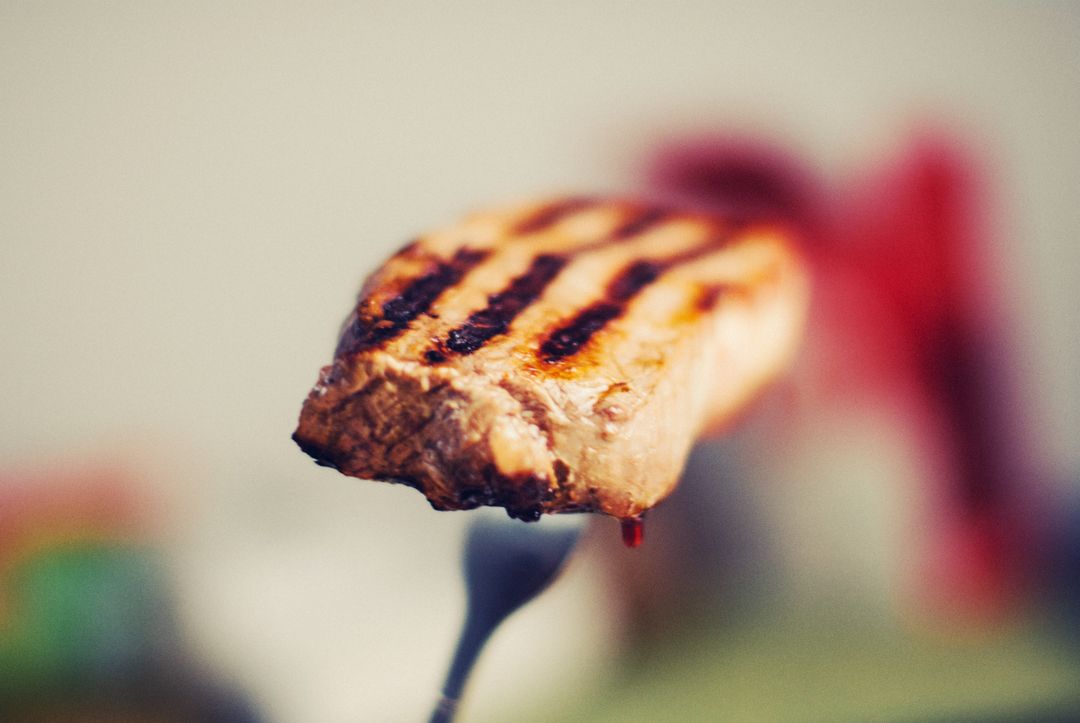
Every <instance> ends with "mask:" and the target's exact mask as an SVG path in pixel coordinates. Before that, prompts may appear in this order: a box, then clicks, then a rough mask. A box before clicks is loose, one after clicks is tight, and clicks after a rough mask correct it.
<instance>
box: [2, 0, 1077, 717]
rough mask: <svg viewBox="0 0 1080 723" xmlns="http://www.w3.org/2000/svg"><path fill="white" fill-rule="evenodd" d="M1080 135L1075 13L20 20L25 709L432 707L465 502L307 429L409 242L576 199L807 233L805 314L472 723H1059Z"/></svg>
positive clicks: (602, 522)
mask: <svg viewBox="0 0 1080 723" xmlns="http://www.w3.org/2000/svg"><path fill="white" fill-rule="evenodd" d="M1078 128H1080V7H1078V6H1077V4H1075V3H1065V2H1060V3H1040V2H1028V3H966V2H957V3H947V4H946V3H930V2H927V3H922V2H912V3H896V4H892V5H888V4H881V3H869V4H868V3H859V2H850V3H814V4H811V5H809V6H806V5H802V4H796V3H775V2H760V3H712V2H670V3H658V2H639V3H617V2H588V3H569V2H566V3H564V2H551V3H543V4H530V5H525V4H517V3H495V2H465V3H453V4H436V3H426V4H419V3H381V2H380V3H376V2H358V3H276V2H274V3H254V2H252V3H248V2H232V3H210V2H206V3H203V2H190V3H180V4H177V3H161V2H140V3H134V2H132V3H118V2H92V3H81V2H17V1H14V0H3V1H0V299H2V303H0V329H2V330H3V342H2V344H0V400H2V404H0V718H3V719H5V720H9V719H10V720H26V721H39V720H40V721H59V720H64V721H68V720H71V721H75V720H95V721H99V720H200V721H201V720H221V721H248V720H250V721H282V722H287V721H304V722H315V723H318V722H323V721H325V722H327V723H334V722H337V721H358V720H362V721H390V722H392V721H417V720H423V719H424V717H425V716H426V714H427V711H428V710H429V707H430V705H431V704H432V702H433V701H434V698H435V694H436V690H437V688H438V685H439V683H440V680H441V677H442V675H443V673H444V671H445V666H446V664H447V660H448V656H449V654H450V651H451V648H452V646H453V643H454V640H455V637H456V635H457V627H458V625H459V621H460V618H461V616H462V614H463V611H464V600H463V598H462V595H463V586H462V583H461V581H460V579H459V567H458V555H459V546H460V543H461V539H462V534H463V530H464V528H465V526H466V524H467V522H468V519H469V515H468V513H436V512H434V511H433V510H431V509H430V508H429V507H428V505H427V503H426V502H425V501H424V500H423V498H422V497H421V496H420V495H418V494H416V493H415V492H414V491H412V490H410V489H406V488H404V487H394V486H390V485H382V484H374V483H367V482H362V481H359V480H355V479H350V478H346V477H343V476H341V475H339V474H337V473H336V472H334V471H333V470H328V469H325V468H319V467H316V466H315V465H314V464H313V463H312V462H311V460H310V459H309V458H307V457H306V456H305V455H303V454H302V453H301V452H300V451H299V450H298V449H297V448H296V446H295V445H294V444H293V443H292V442H291V441H290V439H289V435H290V434H291V432H292V431H293V428H294V426H295V422H296V417H297V414H298V412H299V407H300V403H301V401H302V400H303V398H304V396H305V395H306V393H307V391H308V389H309V388H310V386H311V385H312V384H313V383H314V381H315V378H316V374H317V371H318V369H319V367H320V366H322V365H323V364H326V363H327V362H328V361H329V360H330V356H331V353H332V349H333V345H334V341H335V336H336V333H337V329H338V326H339V324H340V322H341V320H342V319H343V318H344V316H345V314H346V312H347V311H348V310H349V308H350V306H351V304H352V302H353V299H354V295H355V293H356V291H357V289H358V288H359V285H360V283H361V282H362V280H363V278H364V277H365V276H366V275H367V273H369V272H370V271H371V270H372V269H373V268H374V267H375V266H376V265H377V264H378V263H379V262H380V261H381V260H382V259H383V258H385V257H386V256H387V255H388V254H389V253H391V252H392V251H393V250H395V249H396V248H398V247H400V246H401V244H402V243H404V242H405V241H406V240H408V239H410V238H412V237H414V236H415V235H416V234H417V233H419V232H421V231H424V230H425V229H428V228H430V227H433V226H436V225H439V224H442V223H446V222H450V221H453V220H455V219H456V218H458V217H459V216H460V215H461V214H462V213H464V212H466V211H468V210H470V209H475V208H481V207H483V206H486V205H491V204H500V203H505V202H507V201H515V200H518V199H522V198H528V197H532V196H536V195H541V194H545V195H546V194H551V193H558V192H563V191H569V192H587V193H607V192H611V193H625V194H645V195H650V194H651V195H658V196H664V197H668V198H671V197H673V198H676V199H682V200H685V201H687V202H692V203H696V204H699V205H706V206H708V205H710V204H714V203H715V204H721V203H722V201H723V200H724V199H725V198H727V197H728V196H729V195H730V194H732V193H749V194H750V195H751V196H753V197H754V198H755V199H757V200H759V201H762V202H765V203H766V204H767V205H769V207H770V208H773V207H775V208H779V209H781V210H782V211H783V212H784V213H786V214H788V215H790V216H792V217H793V218H795V219H797V220H798V221H799V222H800V223H801V224H803V227H804V231H805V242H806V246H807V254H808V258H809V260H810V261H811V263H812V264H813V266H814V270H815V274H816V275H815V280H816V285H815V297H814V308H813V310H812V313H811V319H810V328H809V331H808V336H807V341H806V345H805V349H804V353H803V354H802V356H801V357H800V359H799V360H798V362H797V364H796V367H795V369H794V370H793V371H792V373H791V375H790V376H789V377H788V378H786V379H784V380H782V381H781V382H780V383H779V384H778V385H777V386H776V388H775V389H774V390H773V391H772V392H771V393H770V394H769V395H767V397H766V398H764V399H763V400H761V403H760V404H759V405H758V406H757V408H755V409H754V410H753V411H752V412H751V413H750V414H748V415H747V417H746V419H744V420H743V422H742V424H740V425H739V426H738V427H737V428H736V429H734V430H732V431H731V433H730V434H729V435H728V436H726V437H724V438H723V439H720V440H714V441H711V442H708V443H706V444H703V445H701V446H700V447H699V449H697V450H696V451H695V453H694V455H693V456H692V458H691V460H690V464H689V466H688V470H687V476H686V479H685V480H684V483H683V484H682V485H681V486H680V488H679V491H678V492H677V493H676V495H675V496H673V498H672V499H671V500H669V501H668V502H667V503H665V504H664V505H662V506H660V507H659V508H657V509H655V510H654V511H652V513H651V514H650V516H649V520H648V523H649V524H648V529H647V536H646V541H645V543H644V545H643V547H641V548H639V549H636V550H629V549H624V548H623V547H622V546H621V545H620V543H619V540H618V529H617V528H618V526H617V524H616V523H615V522H614V521H612V520H608V519H598V520H596V521H595V522H594V523H593V528H592V529H591V530H590V533H589V536H588V538H587V540H586V541H585V543H584V544H583V545H582V548H581V549H580V550H579V551H578V553H577V554H576V556H575V558H574V559H573V560H572V562H571V564H570V566H569V568H568V570H567V572H566V574H565V577H564V578H563V579H562V580H560V582H559V583H558V584H557V585H556V586H555V587H554V588H553V589H552V590H551V591H550V592H549V593H547V594H546V595H545V596H544V597H543V598H541V599H540V600H538V601H537V602H536V603H534V604H533V605H531V606H530V607H529V608H527V609H526V610H524V611H522V612H521V613H519V614H518V615H516V616H515V617H513V618H512V619H511V620H510V621H508V623H507V624H506V625H505V626H504V628H503V629H502V630H501V631H500V632H499V634H498V636H497V637H496V638H495V639H494V640H493V642H492V644H491V646H490V647H489V649H488V650H487V651H486V653H485V655H484V657H483V658H482V659H481V661H480V666H479V668H478V670H477V674H476V677H475V678H474V680H473V681H472V685H471V687H470V689H469V692H468V698H467V700H466V702H465V705H464V708H463V711H462V714H463V720H473V721H503V720H536V721H556V720H560V721H561V720H565V721H571V720H572V721H585V720H588V721H616V720H618V721H630V720H650V721H659V720H671V721H688V720H701V721H705V720H747V721H756V720H775V721H795V720H799V721H804V720H822V721H826V720H828V721H840V720H851V721H869V720H875V721H879V720H887V721H915V720H957V719H961V720H973V721H974V720H1031V719H1040V720H1075V719H1076V717H1077V716H1078V714H1080V635H1078V633H1077V630H1078V629H1080V445H1078V444H1077V442H1076V430H1077V429H1078V428H1080V353H1078V352H1080V327H1078V326H1077V324H1075V323H1074V315H1075V313H1076V310H1077V299H1076V289H1077V288H1078V287H1080V278H1078V271H1080V246H1078V245H1077V243H1076V241H1077V239H1078V238H1080V205H1078V204H1077V202H1076V194H1077V192H1078V191H1080V140H1078V135H1077V129H1078ZM755 179H756V180H755ZM762 179H764V180H762Z"/></svg>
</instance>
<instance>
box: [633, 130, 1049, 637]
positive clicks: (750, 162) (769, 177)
mask: <svg viewBox="0 0 1080 723" xmlns="http://www.w3.org/2000/svg"><path fill="white" fill-rule="evenodd" d="M649 178H650V182H651V184H652V186H653V188H654V189H655V193H656V195H657V196H659V197H660V198H662V199H665V200H672V201H675V202H678V203H682V204H688V205H692V206H696V207H701V208H707V209H711V210H713V211H717V212H721V213H725V214H729V215H740V214H746V215H751V216H762V215H764V216H772V217H779V218H781V219H783V220H786V221H790V222H793V223H795V224H797V225H798V226H799V227H800V228H802V229H803V230H804V237H805V240H806V250H807V254H808V256H809V258H810V260H811V263H812V265H813V267H814V270H815V309H814V312H813V315H812V319H811V331H810V335H811V337H812V340H811V343H810V344H809V346H810V347H811V348H810V350H809V351H808V353H807V354H806V355H805V357H804V365H805V366H809V367H810V368H809V370H808V371H806V372H805V373H806V374H807V375H808V376H809V378H810V380H811V381H810V382H809V383H810V385H811V386H812V387H813V388H814V390H813V394H814V395H815V396H817V397H818V398H819V401H821V402H822V403H825V404H830V405H833V404H835V405H837V406H840V407H841V408H843V407H845V406H846V407H849V408H851V409H852V412H853V413H855V414H858V413H859V412H858V406H859V405H874V404H875V403H876V402H877V401H881V400H889V404H888V405H886V406H887V407H888V408H889V409H891V410H894V413H898V414H899V416H898V418H897V419H896V420H895V423H896V426H897V427H898V428H900V429H903V430H904V432H903V434H904V435H905V436H906V438H907V439H908V440H909V444H911V445H914V446H915V447H917V448H918V450H919V452H918V453H919V455H920V456H921V457H922V458H923V460H924V469H925V470H926V475H927V477H928V479H927V480H925V483H928V484H929V486H930V488H931V492H930V494H931V496H932V497H933V498H934V505H933V506H932V508H933V509H934V513H933V514H934V517H935V519H933V520H931V521H929V522H930V524H928V525H926V528H927V529H928V530H929V531H930V532H929V535H930V537H931V539H930V540H928V541H913V542H918V543H919V544H918V545H917V547H918V548H920V549H929V550H931V552H930V556H929V559H927V560H925V574H924V575H923V576H922V577H923V579H924V580H926V583H927V584H926V587H925V590H924V598H925V599H928V600H929V601H930V602H931V603H934V604H936V605H937V606H938V607H939V609H940V608H941V607H944V608H945V609H946V610H952V611H954V612H955V611H959V612H964V613H968V614H977V615H984V614H989V615H991V616H994V615H996V614H998V613H1001V612H1004V611H1005V610H1006V609H1007V608H1008V607H1009V606H1010V604H1011V602H1013V601H1014V600H1016V598H1017V594H1018V593H1019V592H1020V591H1021V590H1022V589H1023V585H1024V583H1025V581H1026V580H1025V576H1026V574H1027V570H1029V569H1030V567H1031V565H1030V563H1031V562H1032V559H1031V558H1032V556H1033V555H1034V549H1035V545H1034V539H1033V538H1034V529H1033V525H1032V524H1031V521H1030V519H1029V514H1028V511H1029V510H1030V509H1031V508H1032V500H1031V499H1029V498H1030V497H1032V496H1033V494H1034V493H1033V492H1032V491H1031V490H1033V489H1034V485H1033V483H1034V482H1036V481H1037V480H1036V478H1035V465H1034V464H1033V453H1032V449H1031V445H1030V443H1029V442H1030V441H1029V440H1027V439H1026V438H1025V433H1024V424H1023V421H1024V419H1025V410H1024V409H1023V405H1022V404H1021V400H1020V398H1019V396H1018V395H1017V393H1016V385H1015V383H1014V380H1013V379H1011V378H1010V371H1011V364H1010V361H1011V360H1010V358H1009V354H1008V349H1009V344H1008V337H1007V329H1008V319H1007V318H1006V315H1005V313H1004V310H1003V309H1002V301H1001V298H1002V297H1001V289H1000V285H999V284H998V283H997V279H995V278H994V274H993V272H994V268H995V266H994V259H993V248H992V245H991V243H990V242H991V238H992V233H991V228H990V220H989V214H988V213H987V210H988V207H987V205H986V194H987V190H986V189H987V186H988V183H987V179H986V174H985V172H984V171H983V170H982V169H981V168H980V166H979V164H978V163H976V162H975V161H974V160H973V158H972V156H971V155H970V154H969V153H968V152H967V151H966V150H965V149H964V147H963V144H962V143H960V142H959V141H958V140H956V139H954V138H950V137H947V136H946V135H944V134H941V133H925V134H923V135H921V136H919V137H917V138H916V139H915V141H914V142H913V143H911V144H910V145H909V146H907V148H906V149H905V150H904V152H902V153H901V154H900V155H899V156H897V157H895V158H893V159H891V160H888V161H884V162H880V163H878V164H877V165H876V166H874V167H872V168H870V169H868V171H867V172H866V173H865V174H864V175H863V176H862V177H860V178H857V179H855V180H853V181H849V182H846V183H843V184H839V185H837V186H834V187H830V186H829V185H828V184H827V183H825V182H824V181H823V180H822V178H821V177H820V176H819V175H818V174H815V173H814V172H813V171H812V170H811V168H810V167H809V166H808V165H807V164H804V163H802V162H801V161H800V160H799V159H798V158H797V157H796V156H795V155H794V154H791V153H788V152H785V151H784V150H782V149H780V148H779V147H777V146H775V145H771V144H769V143H766V142H762V141H759V140H746V139H732V138H727V139H725V138H715V137H714V138H701V139H691V140H687V141H683V142H680V143H676V144H672V145H669V146H667V147H666V148H664V149H662V151H661V152H660V153H659V154H658V155H657V157H656V161H655V162H654V164H653V166H652V168H651V172H650V174H649ZM897 410H899V411H897ZM796 423H797V422H796ZM912 483H913V484H923V483H924V481H923V480H912ZM927 543H928V544H927Z"/></svg>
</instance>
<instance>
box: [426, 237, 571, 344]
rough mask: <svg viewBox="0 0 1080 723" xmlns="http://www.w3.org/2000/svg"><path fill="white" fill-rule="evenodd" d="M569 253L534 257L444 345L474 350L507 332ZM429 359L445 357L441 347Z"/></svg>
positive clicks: (450, 336)
mask: <svg viewBox="0 0 1080 723" xmlns="http://www.w3.org/2000/svg"><path fill="white" fill-rule="evenodd" d="M566 262H567V257H566V256H560V255H554V254H541V255H540V256H537V257H536V258H535V259H533V261H532V263H531V264H530V265H529V268H528V270H526V271H525V273H523V274H521V275H520V276H518V277H516V278H515V279H514V280H513V281H511V282H510V285H509V286H507V287H506V288H504V289H503V290H502V291H500V292H498V293H496V294H492V295H491V296H489V297H488V305H487V306H486V307H484V308H483V309H480V310H479V311H476V312H473V314H472V315H470V316H469V318H468V319H467V320H466V321H465V323H463V324H462V325H461V326H459V327H457V328H456V329H453V330H452V331H451V332H450V333H449V334H448V335H447V337H446V340H445V341H444V342H443V344H442V346H445V348H446V349H447V350H449V351H451V352H455V353H457V354H472V353H473V352H474V351H476V350H477V349H479V348H480V347H482V346H483V345H484V344H485V343H487V341H488V339H491V338H492V337H494V336H498V335H499V334H505V333H506V330H507V329H508V328H509V326H510V322H512V321H513V320H514V318H515V317H517V315H518V314H520V313H521V311H522V310H523V309H525V307H527V306H528V305H529V304H531V303H532V302H533V301H534V300H535V299H536V298H537V297H538V296H539V295H540V294H541V293H543V291H544V289H546V288H547V286H548V284H549V283H551V281H552V279H554V278H555V277H556V276H557V275H558V273H559V272H560V271H561V270H562V268H563V266H565V265H566ZM425 358H426V359H427V360H428V361H430V362H438V361H442V360H445V358H446V356H445V352H444V351H443V350H442V349H431V350H429V351H428V353H427V354H425Z"/></svg>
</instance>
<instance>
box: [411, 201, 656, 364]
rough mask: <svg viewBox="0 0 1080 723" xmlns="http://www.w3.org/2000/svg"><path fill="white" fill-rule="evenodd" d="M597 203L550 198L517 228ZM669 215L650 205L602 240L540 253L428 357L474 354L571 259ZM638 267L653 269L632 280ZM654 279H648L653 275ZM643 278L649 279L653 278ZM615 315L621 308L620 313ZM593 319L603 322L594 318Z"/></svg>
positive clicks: (527, 229) (434, 360)
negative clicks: (543, 206)
mask: <svg viewBox="0 0 1080 723" xmlns="http://www.w3.org/2000/svg"><path fill="white" fill-rule="evenodd" d="M592 204H593V202H592V201H591V200H588V199H580V198H578V199H570V200H568V201H563V202H559V203H555V204H551V205H549V206H547V207H545V208H544V209H541V211H539V212H538V213H537V214H536V215H534V216H533V217H531V218H529V219H526V221H524V222H523V223H522V224H520V225H519V226H518V227H517V228H516V229H515V232H516V233H518V234H523V233H531V232H535V231H537V230H539V229H541V228H545V227H547V226H550V225H551V224H553V223H555V222H556V221H558V220H559V219H561V218H564V217H565V216H566V215H568V214H571V213H575V212H577V211H578V210H581V209H582V208H584V207H587V206H589V205H592ZM670 216H671V212H670V211H668V210H667V209H662V208H655V207H654V208H646V209H644V210H642V211H641V212H639V213H637V214H635V215H634V216H633V217H631V218H630V219H628V220H626V221H625V222H624V223H622V224H621V225H619V226H617V227H616V228H615V229H614V230H612V231H610V232H609V233H607V234H605V235H604V236H603V238H601V239H599V240H597V241H594V242H592V243H587V244H584V245H582V246H579V247H577V248H575V249H570V250H569V251H567V252H565V253H563V254H541V255H540V256H537V257H536V258H535V259H533V262H532V264H531V265H530V266H529V269H528V270H527V271H526V272H525V273H524V274H521V275H520V276H517V277H516V278H514V279H513V280H512V281H511V282H510V284H509V285H508V286H507V287H505V288H504V289H503V290H502V291H500V292H498V293H495V294H492V295H490V296H489V297H488V305H487V306H486V307H484V308H483V309H480V310H479V311H476V312H473V313H472V314H471V315H470V316H469V318H468V319H467V320H466V321H465V322H464V323H463V324H461V325H460V326H458V327H456V328H455V329H453V330H451V331H450V333H449V334H448V335H447V336H446V338H445V339H442V340H439V341H437V342H435V345H434V347H433V348H431V349H428V350H427V351H425V352H424V354H423V359H424V361H426V362H428V363H429V364H441V363H442V362H445V361H446V360H447V359H448V358H449V355H450V354H451V353H456V354H462V355H468V354H472V353H473V352H475V351H477V350H478V349H480V348H482V347H483V346H484V344H486V343H487V342H488V341H489V340H490V339H492V338H494V337H496V336H498V335H500V334H505V333H506V331H507V329H509V328H510V324H511V323H512V322H513V321H514V319H515V318H517V316H518V314H520V313H521V312H522V311H524V310H525V309H526V308H527V307H528V306H529V305H530V304H532V303H533V302H534V301H536V299H538V298H539V297H540V295H541V294H542V293H543V292H544V289H546V288H547V286H548V284H550V283H551V282H552V281H553V280H554V279H555V277H556V276H558V274H559V272H560V271H561V270H562V269H563V267H564V266H566V264H567V263H568V262H569V261H570V259H572V258H573V257H575V256H577V255H578V254H582V253H585V252H587V251H594V250H597V249H599V248H603V247H605V246H608V245H611V244H614V243H620V242H624V241H627V240H629V239H630V238H632V237H634V236H637V235H640V234H642V233H644V232H645V231H647V230H649V229H651V228H653V227H655V226H658V225H660V224H662V223H664V222H665V221H667V220H668V219H669V218H670ZM634 273H639V274H640V273H648V271H647V270H646V269H645V268H644V267H642V268H639V269H637V270H636V271H635V272H632V273H631V274H630V276H629V277H628V278H627V280H626V282H627V283H632V277H633V275H634ZM657 273H658V272H657ZM654 278H655V277H654ZM651 280H652V279H649V281H651ZM644 283H648V281H646V282H644ZM614 293H615V294H616V296H618V295H619V294H620V292H619V290H618V289H616V290H615V292H614ZM596 313H597V315H598V317H599V316H603V315H604V314H607V313H614V312H612V311H611V310H608V311H605V312H600V311H598V312H596ZM615 315H616V316H617V315H618V314H617V313H615ZM593 323H599V322H595V321H594V322H593ZM604 323H606V322H604ZM602 325H603V324H602V323H601V326H602ZM598 328H599V327H598Z"/></svg>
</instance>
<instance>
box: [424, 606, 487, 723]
mask: <svg viewBox="0 0 1080 723" xmlns="http://www.w3.org/2000/svg"><path fill="white" fill-rule="evenodd" d="M499 622H500V621H498V620H496V621H495V622H494V623H492V622H491V621H490V620H484V619H481V618H479V617H478V616H477V615H474V614H473V613H472V612H471V611H470V613H469V615H468V616H467V617H466V618H465V625H464V627H463V628H462V630H461V637H460V638H458V643H457V648H456V649H455V650H454V659H453V662H451V664H450V671H449V672H448V673H447V674H446V682H445V683H443V691H442V697H441V698H439V701H438V702H437V703H436V704H435V710H434V711H432V713H431V718H430V720H429V722H428V723H451V721H453V720H454V717H455V716H456V715H457V707H458V702H459V701H460V700H461V693H462V691H464V689H465V682H466V681H467V680H468V679H469V673H471V672H472V669H473V666H474V665H475V664H476V659H477V658H478V657H480V651H481V650H483V649H484V644H485V643H486V642H487V640H488V638H489V637H491V633H492V631H493V630H494V629H495V628H496V627H497V626H498V624H499Z"/></svg>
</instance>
